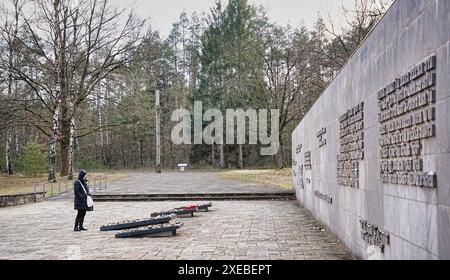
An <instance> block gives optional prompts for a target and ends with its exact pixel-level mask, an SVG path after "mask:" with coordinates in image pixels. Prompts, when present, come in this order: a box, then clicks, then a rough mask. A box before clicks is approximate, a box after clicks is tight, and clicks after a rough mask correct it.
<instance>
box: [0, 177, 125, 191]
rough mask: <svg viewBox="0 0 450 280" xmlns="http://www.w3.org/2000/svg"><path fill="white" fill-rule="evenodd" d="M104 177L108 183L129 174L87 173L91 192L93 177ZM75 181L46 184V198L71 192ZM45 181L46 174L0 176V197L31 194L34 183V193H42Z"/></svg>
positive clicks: (61, 179)
mask: <svg viewBox="0 0 450 280" xmlns="http://www.w3.org/2000/svg"><path fill="white" fill-rule="evenodd" d="M105 175H106V178H107V182H108V183H110V182H112V181H116V180H120V179H124V178H127V177H128V176H129V174H127V173H121V172H119V173H116V172H114V173H109V172H89V174H88V177H89V187H90V188H91V189H92V190H93V187H94V185H93V184H94V177H97V176H102V178H103V176H105ZM75 180H76V178H74V179H73V180H67V179H66V178H64V177H58V179H57V181H58V182H56V183H53V185H52V184H51V183H49V182H47V183H46V184H45V191H46V192H47V196H51V195H52V193H53V195H56V194H58V193H60V192H65V191H66V187H67V190H68V191H72V188H73V183H74V182H75ZM46 181H47V175H46V174H41V175H39V176H38V177H37V178H34V177H27V176H24V175H22V174H15V175H12V176H6V175H0V195H9V194H23V193H33V192H34V188H35V185H36V183H37V185H36V186H37V187H36V191H37V192H42V191H43V190H44V182H46ZM98 185H99V182H97V187H98ZM52 187H53V188H52Z"/></svg>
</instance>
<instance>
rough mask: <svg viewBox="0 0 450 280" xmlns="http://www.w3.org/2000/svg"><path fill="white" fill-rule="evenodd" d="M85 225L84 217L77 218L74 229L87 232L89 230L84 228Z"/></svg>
mask: <svg viewBox="0 0 450 280" xmlns="http://www.w3.org/2000/svg"><path fill="white" fill-rule="evenodd" d="M83 223H84V217H83V218H78V217H76V218H75V226H74V228H73V231H85V230H87V229H86V228H84V227H83Z"/></svg>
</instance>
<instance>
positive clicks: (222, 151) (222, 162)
mask: <svg viewBox="0 0 450 280" xmlns="http://www.w3.org/2000/svg"><path fill="white" fill-rule="evenodd" d="M219 155H220V161H219V165H220V168H225V145H223V144H222V145H219Z"/></svg>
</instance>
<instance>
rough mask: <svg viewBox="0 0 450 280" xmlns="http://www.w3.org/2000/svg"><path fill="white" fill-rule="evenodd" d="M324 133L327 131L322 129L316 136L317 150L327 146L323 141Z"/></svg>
mask: <svg viewBox="0 0 450 280" xmlns="http://www.w3.org/2000/svg"><path fill="white" fill-rule="evenodd" d="M325 133H327V129H326V128H325V127H324V128H322V129H321V130H320V131H319V132H317V134H316V136H317V139H318V140H319V148H321V147H323V146H325V145H326V144H327V139H324V137H325Z"/></svg>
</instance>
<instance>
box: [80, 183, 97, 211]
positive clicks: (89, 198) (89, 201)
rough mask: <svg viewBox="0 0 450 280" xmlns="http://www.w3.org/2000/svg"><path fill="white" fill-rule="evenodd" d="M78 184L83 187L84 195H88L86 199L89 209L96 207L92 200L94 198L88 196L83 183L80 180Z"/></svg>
mask: <svg viewBox="0 0 450 280" xmlns="http://www.w3.org/2000/svg"><path fill="white" fill-rule="evenodd" d="M78 182H80V184H81V187H82V188H83V191H84V193H85V194H86V196H87V198H86V203H87V207H88V208H91V207H93V206H94V200H93V199H92V197H91V196H90V195H88V193H87V192H86V189H85V188H84V185H83V183H81V181H80V180H78Z"/></svg>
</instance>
